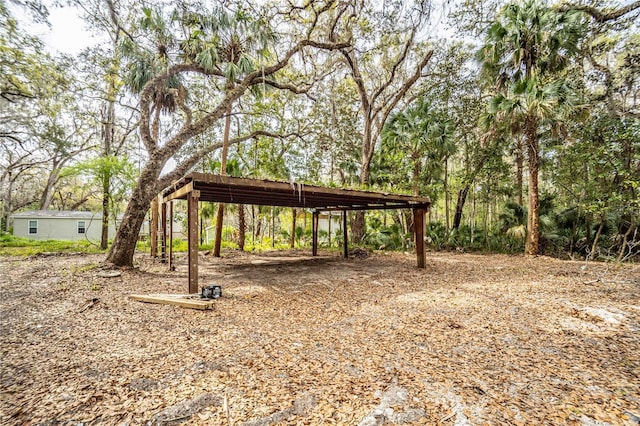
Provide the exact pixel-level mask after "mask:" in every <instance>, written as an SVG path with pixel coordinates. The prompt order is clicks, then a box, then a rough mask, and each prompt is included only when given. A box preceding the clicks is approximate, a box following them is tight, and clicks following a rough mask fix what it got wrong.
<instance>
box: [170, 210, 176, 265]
mask: <svg viewBox="0 0 640 426" xmlns="http://www.w3.org/2000/svg"><path fill="white" fill-rule="evenodd" d="M174 269H175V267H174V266H173V201H169V270H170V271H173V270H174Z"/></svg>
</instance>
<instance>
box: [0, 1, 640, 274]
mask: <svg viewBox="0 0 640 426" xmlns="http://www.w3.org/2000/svg"><path fill="white" fill-rule="evenodd" d="M51 7H63V8H64V10H67V11H68V12H69V13H76V14H77V15H78V16H80V17H81V18H82V19H83V20H84V21H85V23H86V27H87V31H91V32H93V33H94V34H98V35H100V37H101V40H103V42H101V43H100V44H99V45H95V46H92V47H88V48H86V49H85V50H84V51H82V52H81V53H79V54H77V55H73V56H72V55H65V54H58V53H55V52H53V51H50V49H49V48H48V47H47V46H46V44H45V43H44V42H43V40H41V39H40V38H39V37H38V36H36V35H34V34H33V33H32V32H31V30H30V28H32V24H33V22H34V21H35V22H46V21H47V19H48V13H47V8H46V7H45V6H43V4H42V3H41V2H27V3H24V2H9V3H5V2H2V4H1V5H0V20H1V22H0V24H1V25H0V66H1V67H2V80H1V81H0V122H1V123H2V128H1V129H0V138H1V141H2V144H1V148H0V197H1V198H0V203H1V207H2V229H3V230H4V231H9V230H10V229H11V220H10V215H11V214H12V213H14V212H18V211H21V210H25V209H84V210H93V211H97V210H101V211H102V212H103V238H102V241H101V245H102V247H103V248H107V247H109V254H108V260H109V261H111V262H113V263H115V264H116V265H132V262H133V256H134V253H135V249H136V241H137V239H138V234H139V232H140V229H141V226H142V224H143V222H144V220H145V217H146V215H147V212H148V210H149V206H150V203H152V202H153V201H154V200H155V197H156V195H157V194H158V193H160V192H161V191H162V190H163V189H164V188H166V187H167V186H168V185H169V184H170V183H171V182H173V181H175V180H177V179H179V178H181V177H183V176H184V175H186V174H187V173H189V172H190V171H194V170H198V171H200V170H206V171H216V172H221V173H226V172H227V170H228V169H229V165H232V166H233V167H232V169H233V171H234V172H233V173H234V175H239V176H252V177H261V178H270V179H278V180H288V181H296V182H307V183H313V184H324V185H337V186H350V187H358V188H373V189H376V188H380V189H384V190H386V191H388V190H391V191H398V192H407V193H413V194H416V195H429V196H430V197H431V199H432V202H433V205H432V209H431V211H430V213H429V219H430V220H429V223H428V224H427V240H428V243H429V244H431V245H432V246H433V247H434V248H436V249H451V248H462V249H470V250H472V249H477V250H498V251H507V252H519V251H523V250H525V251H526V253H529V254H532V255H535V254H541V253H546V254H553V255H558V256H568V257H575V256H584V257H589V258H596V257H601V258H615V259H620V260H622V259H630V258H634V256H635V255H636V254H637V253H638V251H639V250H640V235H639V234H640V232H639V225H640V224H639V222H640V216H639V215H640V213H639V211H640V206H639V205H638V199H639V196H638V191H639V187H640V151H639V150H640V147H639V146H640V144H638V140H640V125H639V120H640V112H639V111H638V99H640V93H639V92H638V91H639V90H640V89H639V87H640V84H639V80H638V76H639V75H640V69H639V68H638V57H639V55H640V33H639V31H638V30H639V28H638V22H639V20H638V19H637V18H638V17H639V15H640V3H638V2H631V3H626V4H625V5H623V6H618V5H617V4H615V3H610V2H608V1H604V0H598V1H593V2H587V3H584V2H571V1H563V2H551V1H547V0H526V1H513V2H507V1H501V0H496V1H486V0H466V1H463V2H458V3H455V4H453V5H447V6H439V5H437V4H436V3H435V2H428V1H423V0H412V1H409V2H403V1H384V2H382V1H373V2H362V1H355V0H323V1H314V2H298V1H293V2H290V1H275V2H264V3H262V2H261V3H259V4H256V3H255V2H250V1H246V0H237V1H232V2H229V1H214V2H208V3H203V2H199V1H191V0H181V1H178V2H173V3H165V2H160V3H154V4H152V5H142V4H140V3H136V2H130V1H128V0H91V1H87V2H80V1H71V2H69V3H68V4H66V5H64V6H61V5H56V6H51ZM17 17H18V18H17ZM227 157H229V159H228V160H229V162H227ZM214 164H215V165H217V166H216V167H217V168H218V170H214V169H212V165H214ZM525 196H526V200H527V202H526V203H525V202H524V201H523V200H524V197H525ZM212 208H213V207H211V206H208V207H205V210H206V211H210V210H211V211H213V210H212ZM251 211H252V212H253V214H252V216H251V223H250V224H248V223H247V222H246V220H247V219H246V218H245V216H244V214H245V207H241V208H240V209H239V210H236V209H235V207H230V208H229V210H228V212H227V214H225V213H224V210H223V209H222V208H221V207H220V208H219V210H218V212H219V213H218V216H219V218H218V220H217V221H216V223H213V222H211V221H212V220H213V215H211V214H210V213H207V214H206V215H203V219H202V220H203V222H206V223H203V226H209V225H208V223H209V222H211V226H213V227H214V228H215V229H216V231H217V232H218V234H219V235H220V236H221V237H222V236H223V235H225V234H224V232H223V228H224V226H228V225H224V224H225V223H227V224H231V226H236V227H239V228H241V229H242V235H243V237H242V246H244V230H245V227H246V226H251V227H252V235H253V236H254V237H255V235H260V234H261V228H263V227H264V226H267V225H268V226H269V227H270V229H271V228H272V229H271V231H270V232H271V238H272V239H273V240H274V241H273V243H274V245H275V240H276V239H278V238H282V239H283V241H286V242H287V243H288V241H289V238H290V237H292V236H293V234H295V233H297V232H299V233H300V234H299V235H298V237H299V238H302V239H304V232H305V230H306V221H303V222H302V226H301V229H300V231H298V230H297V229H296V227H300V221H299V220H298V219H296V220H294V223H293V229H291V227H290V226H289V223H288V221H289V220H290V218H289V219H285V217H284V216H283V215H284V213H283V212H279V213H278V214H276V213H275V212H274V211H269V212H267V211H264V209H263V210H260V209H258V210H257V212H256V210H253V209H252V210H251ZM235 212H238V214H237V216H238V217H237V219H236V218H235V216H234V217H233V218H231V217H230V215H231V214H232V213H235ZM278 215H279V216H278ZM118 216H122V218H121V221H119V222H118V232H117V235H116V237H115V239H114V240H113V241H112V242H109V241H108V238H107V232H106V230H107V228H108V226H109V221H110V220H111V221H113V220H114V218H115V217H118ZM225 217H226V218H225ZM305 217H306V216H305ZM223 219H224V221H223ZM296 221H297V222H296ZM350 226H351V228H352V231H353V232H352V234H351V235H352V236H353V237H354V238H355V240H356V241H357V242H358V243H363V244H371V245H372V246H377V247H379V246H381V245H382V246H394V247H397V248H400V247H403V246H406V245H407V244H411V241H410V238H408V237H407V235H409V233H410V231H411V229H412V226H413V223H412V219H411V217H409V216H405V215H403V214H402V213H400V212H394V211H391V212H388V213H384V214H382V213H371V214H368V215H366V216H365V215H364V213H358V214H355V215H353V216H352V217H351V221H350ZM276 229H279V231H276ZM383 236H384V237H383ZM236 240H238V241H239V239H237V238H236ZM382 240H384V241H386V242H387V243H388V244H387V243H385V244H381V243H380V241H382ZM329 241H332V243H337V241H336V240H335V239H334V240H331V239H330V240H329ZM391 241H394V243H393V244H391Z"/></svg>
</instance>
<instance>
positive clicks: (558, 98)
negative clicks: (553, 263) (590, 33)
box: [478, 0, 580, 255]
mask: <svg viewBox="0 0 640 426" xmlns="http://www.w3.org/2000/svg"><path fill="white" fill-rule="evenodd" d="M579 24H580V22H579V16H578V15H577V14H576V13H570V12H566V13H560V12H558V11H557V10H555V9H552V8H550V7H549V6H548V5H547V4H546V3H545V2H544V1H541V0H527V1H524V2H513V3H510V4H508V5H507V6H506V7H505V8H504V9H503V10H502V12H501V13H500V14H499V16H498V18H497V20H496V22H495V23H494V24H493V25H492V26H491V27H490V28H489V30H488V32H487V34H486V37H485V43H484V46H483V47H482V48H481V49H480V51H479V52H478V59H479V60H480V61H481V63H482V66H483V72H484V75H485V76H486V78H488V79H489V80H491V81H494V82H495V90H496V94H495V96H494V97H493V98H492V99H491V101H490V103H489V107H488V114H487V117H486V119H487V120H488V121H502V122H505V121H506V122H508V123H509V125H508V127H509V128H511V129H512V130H514V131H517V132H522V133H523V134H524V136H525V140H526V151H527V158H528V166H529V197H528V209H527V210H528V216H527V239H526V248H525V250H526V252H527V253H528V254H534V255H535V254H538V250H539V239H540V212H539V193H538V173H539V168H540V144H539V133H540V130H541V127H542V125H543V124H545V122H548V121H554V120H557V119H559V118H560V117H561V115H562V110H563V109H566V108H567V107H570V104H571V103H570V91H569V90H568V89H567V85H566V84H565V82H564V81H563V79H562V77H563V76H562V71H563V70H564V69H565V68H566V66H567V64H568V61H569V59H570V58H571V56H572V55H574V54H575V53H576V52H577V50H578V42H579V40H580V25H579Z"/></svg>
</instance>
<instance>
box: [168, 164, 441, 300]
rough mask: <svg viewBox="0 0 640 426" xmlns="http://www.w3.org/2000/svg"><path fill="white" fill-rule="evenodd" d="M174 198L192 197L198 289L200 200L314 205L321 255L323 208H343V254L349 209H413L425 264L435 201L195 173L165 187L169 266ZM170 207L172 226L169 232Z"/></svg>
mask: <svg viewBox="0 0 640 426" xmlns="http://www.w3.org/2000/svg"><path fill="white" fill-rule="evenodd" d="M174 200H186V201H187V218H188V220H187V222H188V231H187V234H188V244H189V248H188V264H189V293H197V292H198V203H199V202H200V201H210V202H216V203H228V204H248V205H251V204H253V205H264V206H277V207H291V208H301V209H310V210H311V211H312V215H313V220H312V229H313V232H312V235H313V236H312V241H313V242H312V254H313V256H317V255H318V217H319V214H320V212H329V211H341V212H342V231H343V240H344V246H343V254H344V257H348V239H347V211H350V210H383V209H412V211H413V217H414V225H415V226H414V229H415V233H414V237H415V243H416V257H417V265H418V267H419V268H424V267H425V250H424V220H425V214H426V213H427V211H428V210H429V206H430V204H431V202H430V200H429V198H428V197H414V196H409V195H397V194H389V193H383V192H373V191H356V190H351V189H341V188H328V187H322V186H314V185H306V184H302V183H296V182H278V181H272V180H260V179H248V178H235V177H229V176H221V175H214V174H204V173H192V174H190V175H188V176H186V177H184V178H183V179H181V180H179V181H178V182H176V183H174V184H173V185H171V187H169V188H168V189H166V190H165V191H164V193H163V200H162V211H161V215H162V216H161V221H162V258H163V259H165V258H166V255H167V235H168V236H169V241H168V242H169V268H170V269H171V268H172V267H173V264H172V262H173V255H172V254H173V253H172V244H171V241H172V239H173V230H172V229H171V228H172V224H173V201H174ZM167 206H168V208H167ZM167 210H168V214H169V228H170V229H169V230H168V232H167Z"/></svg>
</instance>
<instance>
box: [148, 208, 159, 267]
mask: <svg viewBox="0 0 640 426" xmlns="http://www.w3.org/2000/svg"><path fill="white" fill-rule="evenodd" d="M149 234H150V238H149V241H150V244H151V257H153V258H156V257H158V198H157V197H154V198H153V200H152V201H151V223H150V224H149Z"/></svg>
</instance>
